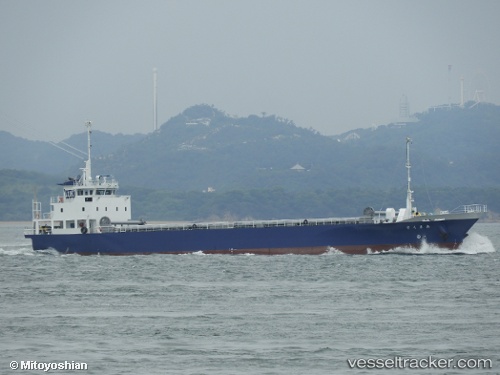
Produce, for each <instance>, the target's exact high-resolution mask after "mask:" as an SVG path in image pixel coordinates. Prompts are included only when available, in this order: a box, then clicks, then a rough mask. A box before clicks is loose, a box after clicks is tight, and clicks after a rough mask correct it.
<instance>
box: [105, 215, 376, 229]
mask: <svg viewBox="0 0 500 375" xmlns="http://www.w3.org/2000/svg"><path fill="white" fill-rule="evenodd" d="M372 222H373V220H372V219H371V218H365V217H359V218H331V219H304V220H255V221H236V222H225V221H224V222H210V223H182V224H142V225H123V226H106V227H101V232H103V233H110V232H154V231H168V230H199V229H201V230H203V229H205V230H206V229H235V228H275V227H296V226H314V225H341V224H365V223H372Z"/></svg>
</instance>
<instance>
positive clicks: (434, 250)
mask: <svg viewBox="0 0 500 375" xmlns="http://www.w3.org/2000/svg"><path fill="white" fill-rule="evenodd" d="M495 251H496V250H495V247H494V246H493V243H492V242H491V240H490V239H489V238H488V237H486V236H483V235H480V234H479V233H475V232H472V233H471V234H470V235H469V236H468V237H466V238H465V240H464V241H463V242H462V244H461V245H460V246H459V247H458V249H453V250H451V249H446V248H441V247H438V246H436V245H433V244H428V243H426V242H423V243H422V246H421V247H420V248H418V249H416V248H410V247H396V248H394V249H391V250H387V251H382V252H372V253H370V254H372V255H377V254H414V255H425V254H431V255H459V254H461V255H476V254H485V253H493V252H495Z"/></svg>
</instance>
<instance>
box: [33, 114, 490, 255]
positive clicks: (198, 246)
mask: <svg viewBox="0 0 500 375" xmlns="http://www.w3.org/2000/svg"><path fill="white" fill-rule="evenodd" d="M85 125H86V128H87V148H88V150H87V160H86V161H85V166H84V167H83V168H81V171H82V173H81V175H79V176H78V177H76V178H69V179H68V180H67V181H65V182H63V183H61V184H59V185H62V194H61V195H59V196H56V197H52V198H51V199H50V211H49V212H46V213H44V212H42V206H41V203H40V202H39V201H37V199H34V200H33V202H32V225H31V227H30V228H26V229H25V237H26V238H29V239H30V240H31V241H32V246H33V249H34V250H47V249H54V250H57V251H58V252H60V253H64V254H81V255H94V254H101V255H137V254H186V253H195V252H203V253H206V254H266V255H275V254H323V253H326V252H330V251H339V252H343V253H346V254H369V253H376V252H384V251H388V250H391V249H394V248H400V247H403V248H416V249H419V248H420V247H421V246H422V244H424V243H427V244H432V245H435V246H438V247H443V248H448V249H457V248H458V247H459V246H460V244H461V243H462V241H463V240H464V238H465V237H466V236H467V233H468V231H469V229H470V228H471V227H472V226H473V225H474V223H475V222H476V221H477V220H478V219H479V217H480V216H481V215H482V214H483V213H484V212H486V211H487V207H486V205H482V204H470V205H463V206H460V207H458V208H456V209H454V210H452V211H449V212H448V211H444V212H443V211H441V212H439V213H437V214H422V213H419V212H418V211H417V209H416V207H415V206H414V205H413V197H412V193H413V192H412V190H411V186H410V183H411V176H410V170H411V164H410V144H411V139H410V138H407V139H406V169H407V194H406V206H405V207H403V208H399V209H398V210H396V209H394V208H387V209H385V210H382V211H375V210H374V209H373V208H371V207H367V208H365V209H364V210H363V213H362V215H360V216H358V217H349V218H300V219H283V220H247V221H231V222H228V221H224V222H177V223H164V224H148V223H146V222H144V221H142V220H132V212H131V197H130V196H129V195H119V194H118V182H117V181H116V180H115V179H114V178H113V177H112V176H111V175H96V176H95V177H93V176H92V173H91V133H92V132H91V125H92V124H91V123H90V122H87V123H86V124H85Z"/></svg>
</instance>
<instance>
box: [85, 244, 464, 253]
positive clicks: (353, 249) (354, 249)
mask: <svg viewBox="0 0 500 375" xmlns="http://www.w3.org/2000/svg"><path fill="white" fill-rule="evenodd" d="M433 245H434V246H437V247H439V248H443V249H449V250H456V249H457V248H458V247H459V246H460V243H456V242H447V243H439V244H433ZM396 248H404V249H419V248H420V247H419V246H418V247H417V246H412V245H411V244H401V245H376V246H369V247H368V248H366V247H359V246H339V247H338V248H332V247H324V246H317V247H294V248H267V249H232V250H203V251H200V252H202V253H203V254H225V255H241V254H255V255H288V254H296V255H321V254H326V253H328V252H339V253H343V254H348V255H366V254H375V253H381V252H385V251H389V250H393V249H396ZM195 252H196V251H179V252H177V251H176V252H172V251H169V252H161V251H160V252H154V253H149V252H148V253H145V252H140V253H137V254H135V255H150V254H174V255H175V254H192V253H195ZM81 255H87V254H81ZM89 255H90V254H89ZM114 255H120V254H114ZM126 255H134V254H130V253H127V254H126Z"/></svg>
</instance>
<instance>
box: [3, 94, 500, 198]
mask: <svg viewBox="0 0 500 375" xmlns="http://www.w3.org/2000/svg"><path fill="white" fill-rule="evenodd" d="M471 104H472V103H468V105H467V106H466V107H465V108H459V107H452V108H441V109H438V110H430V111H428V112H426V113H421V114H418V115H417V116H416V117H417V120H418V121H416V122H410V123H406V124H388V125H384V126H378V127H377V128H371V129H357V130H355V131H351V132H348V133H345V134H341V135H339V136H335V137H328V136H323V135H321V134H319V133H318V132H316V131H314V130H311V129H305V128H301V127H298V126H296V125H295V124H294V123H293V122H292V121H289V120H286V119H282V118H278V117H276V116H273V115H271V116H248V117H244V118H241V117H231V116H228V115H226V114H225V113H224V112H222V111H220V110H218V109H216V108H213V107H211V106H208V105H197V106H194V107H191V108H188V109H186V110H185V111H184V112H183V113H181V114H179V115H178V116H176V117H173V118H171V119H170V120H169V121H168V122H166V123H165V124H163V125H162V126H161V128H160V130H159V131H157V132H154V133H150V134H148V135H134V136H124V135H121V134H120V135H114V136H113V135H110V134H106V133H102V132H99V130H98V129H94V131H93V140H92V144H93V148H92V149H93V156H94V160H93V172H94V174H109V173H111V174H113V175H114V176H115V177H116V178H117V179H118V180H119V181H120V182H121V184H122V185H130V186H137V187H147V188H162V189H168V190H172V191H186V190H190V191H201V190H206V189H207V188H208V187H212V188H214V189H215V190H217V191H227V190H231V189H252V188H258V189H262V188H274V187H284V188H286V189H287V190H295V191H300V190H304V189H306V190H307V189H324V188H327V187H328V188H351V187H356V188H362V189H365V188H384V189H385V188H393V187H398V186H404V185H405V183H406V177H405V176H406V168H405V139H406V137H411V138H412V139H413V144H412V150H411V157H412V174H413V182H414V184H425V185H427V186H430V187H446V186H451V187H483V186H500V174H499V173H498V167H499V161H500V148H499V147H498V139H500V107H499V106H495V105H492V104H479V105H476V106H473V107H472V108H470V106H471ZM333 126H334V125H333V124H332V127H333ZM64 143H66V144H69V145H71V146H74V147H76V148H78V149H81V150H86V146H85V145H86V136H85V134H84V133H81V134H79V135H75V136H72V137H71V138H69V139H67V140H65V142H64ZM0 146H1V147H0V169H6V168H8V169H17V170H28V171H36V172H44V173H48V174H53V175H58V176H61V177H60V178H63V179H65V178H66V177H67V176H75V175H76V174H78V172H79V168H80V167H81V166H82V162H81V160H79V159H77V158H75V157H73V156H71V155H68V154H66V153H64V152H63V151H61V150H59V149H57V148H55V147H53V146H52V145H49V144H48V143H47V142H34V141H28V140H25V139H22V138H17V137H14V136H12V135H10V134H9V133H5V132H0Z"/></svg>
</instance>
